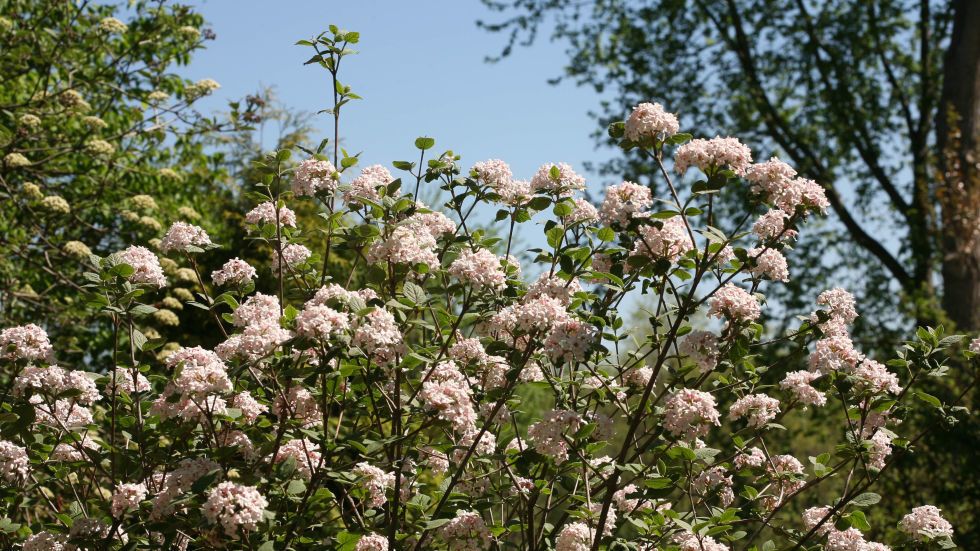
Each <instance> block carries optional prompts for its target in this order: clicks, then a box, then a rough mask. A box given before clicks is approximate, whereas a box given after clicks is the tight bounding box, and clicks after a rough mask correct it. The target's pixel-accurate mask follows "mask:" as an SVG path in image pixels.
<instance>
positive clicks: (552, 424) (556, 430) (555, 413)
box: [527, 410, 583, 463]
mask: <svg viewBox="0 0 980 551" xmlns="http://www.w3.org/2000/svg"><path fill="white" fill-rule="evenodd" d="M582 424H583V420H582V416H581V415H579V414H578V413H576V412H574V411H568V410H552V411H549V412H548V413H546V414H545V415H544V418H543V419H542V420H540V421H538V422H537V423H534V424H532V425H531V426H530V427H528V429H527V437H528V440H529V441H530V442H531V444H533V446H534V449H535V450H537V452H538V453H541V454H543V455H547V456H550V457H553V458H554V459H555V462H556V463H562V462H564V461H565V460H566V459H568V442H567V441H566V440H565V435H566V434H575V432H576V431H577V430H578V429H579V428H580V427H581V426H582Z"/></svg>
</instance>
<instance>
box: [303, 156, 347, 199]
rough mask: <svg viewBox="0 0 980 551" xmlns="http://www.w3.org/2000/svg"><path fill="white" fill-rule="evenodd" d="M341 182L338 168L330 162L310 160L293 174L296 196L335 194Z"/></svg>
mask: <svg viewBox="0 0 980 551" xmlns="http://www.w3.org/2000/svg"><path fill="white" fill-rule="evenodd" d="M339 181H340V177H339V174H338V173H337V168H336V167H334V166H333V163H331V162H330V161H324V160H320V159H315V158H312V157H311V158H309V159H306V160H305V161H303V162H302V163H300V164H299V166H298V167H296V172H295V174H293V193H295V194H296V195H300V196H302V195H316V194H317V193H320V192H324V193H333V192H334V191H336V189H337V184H338V183H339Z"/></svg>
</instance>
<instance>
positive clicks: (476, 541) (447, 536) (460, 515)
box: [438, 511, 493, 551]
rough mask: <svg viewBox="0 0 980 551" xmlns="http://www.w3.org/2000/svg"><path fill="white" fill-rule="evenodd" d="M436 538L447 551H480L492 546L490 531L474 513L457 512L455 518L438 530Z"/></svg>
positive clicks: (478, 515) (481, 518)
mask: <svg viewBox="0 0 980 551" xmlns="http://www.w3.org/2000/svg"><path fill="white" fill-rule="evenodd" d="M438 536H439V539H441V540H442V541H443V542H445V543H446V549H448V550H449V551H481V550H484V549H489V548H490V546H491V545H493V539H492V538H491V536H490V530H489V529H488V528H487V525H486V523H485V522H484V521H483V517H481V516H480V514H479V513H477V512H475V511H457V512H456V517H455V518H453V519H452V520H450V521H449V522H447V523H446V524H444V525H442V526H441V527H440V528H439V532H438Z"/></svg>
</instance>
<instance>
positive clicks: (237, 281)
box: [211, 257, 257, 287]
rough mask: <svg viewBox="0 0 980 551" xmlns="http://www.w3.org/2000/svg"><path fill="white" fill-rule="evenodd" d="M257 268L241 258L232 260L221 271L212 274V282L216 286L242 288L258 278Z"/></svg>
mask: <svg viewBox="0 0 980 551" xmlns="http://www.w3.org/2000/svg"><path fill="white" fill-rule="evenodd" d="M256 275H257V274H256V271H255V268H253V267H252V265H251V264H249V263H248V262H245V261H244V260H242V259H240V258H237V257H236V258H232V259H231V260H229V261H228V262H225V263H224V265H223V266H221V269H220V270H215V271H213V272H211V280H212V281H214V284H215V285H219V286H220V285H226V284H227V285H235V286H238V287H241V286H243V285H245V284H246V283H248V282H249V281H251V280H253V279H255V277H256Z"/></svg>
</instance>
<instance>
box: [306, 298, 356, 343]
mask: <svg viewBox="0 0 980 551" xmlns="http://www.w3.org/2000/svg"><path fill="white" fill-rule="evenodd" d="M348 329H350V316H348V315H347V314H345V313H342V312H338V311H336V310H334V309H333V308H330V307H329V306H322V305H319V304H308V305H307V306H305V307H304V308H303V309H302V310H301V311H300V312H299V313H298V314H296V334H297V335H300V336H303V337H309V338H311V339H329V338H330V337H332V336H334V335H338V334H341V333H343V332H345V331H347V330H348Z"/></svg>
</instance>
